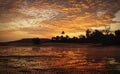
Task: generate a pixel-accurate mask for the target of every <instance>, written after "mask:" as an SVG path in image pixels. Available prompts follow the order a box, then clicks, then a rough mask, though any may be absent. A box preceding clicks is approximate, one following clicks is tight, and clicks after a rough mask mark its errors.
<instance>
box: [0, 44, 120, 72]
mask: <svg viewBox="0 0 120 74" xmlns="http://www.w3.org/2000/svg"><path fill="white" fill-rule="evenodd" d="M0 74H120V47H117V46H106V47H94V46H89V45H75V46H74V45H72V46H71V45H69V44H67V45H62V46H47V47H35V46H34V47H15V46H14V47H13V46H0Z"/></svg>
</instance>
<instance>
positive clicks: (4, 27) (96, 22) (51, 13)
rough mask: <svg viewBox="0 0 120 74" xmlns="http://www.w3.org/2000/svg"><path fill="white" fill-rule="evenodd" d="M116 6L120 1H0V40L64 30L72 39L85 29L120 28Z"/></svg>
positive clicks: (50, 35) (48, 34)
mask: <svg viewBox="0 0 120 74" xmlns="http://www.w3.org/2000/svg"><path fill="white" fill-rule="evenodd" d="M119 5H120V1H119V0H0V34H1V37H0V40H13V39H18V38H25V37H28V36H29V37H47V38H50V37H52V36H54V35H58V34H60V32H61V31H63V30H64V31H65V32H66V33H67V34H69V35H71V36H73V35H79V34H80V33H83V32H84V31H85V30H86V29H88V28H93V27H101V26H104V25H113V24H114V25H115V26H116V24H117V26H119V25H120V18H119V16H120V14H119V13H120V11H119V10H120V6H119ZM112 27H113V26H112ZM114 29H115V28H114ZM6 33H9V34H8V35H6ZM24 34H26V35H24ZM11 35H12V36H11ZM9 36H10V38H9Z"/></svg>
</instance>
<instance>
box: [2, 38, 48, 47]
mask: <svg viewBox="0 0 120 74" xmlns="http://www.w3.org/2000/svg"><path fill="white" fill-rule="evenodd" d="M39 39H40V42H41V43H46V42H50V39H47V38H39ZM33 44H34V43H33V38H25V39H21V40H16V41H9V42H0V46H6V45H8V46H9V45H33Z"/></svg>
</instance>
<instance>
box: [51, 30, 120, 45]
mask: <svg viewBox="0 0 120 74" xmlns="http://www.w3.org/2000/svg"><path fill="white" fill-rule="evenodd" d="M61 34H62V35H61V36H55V37H52V39H51V41H52V42H62V43H95V44H103V45H120V30H115V31H113V33H111V32H109V31H100V30H92V31H91V30H89V29H88V30H86V35H80V36H79V37H76V36H74V37H72V38H70V37H69V35H65V32H64V31H62V33H61ZM64 35H65V36H64Z"/></svg>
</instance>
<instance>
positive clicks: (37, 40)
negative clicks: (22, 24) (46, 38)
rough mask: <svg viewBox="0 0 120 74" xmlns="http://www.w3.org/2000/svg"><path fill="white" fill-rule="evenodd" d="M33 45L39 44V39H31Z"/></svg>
mask: <svg viewBox="0 0 120 74" xmlns="http://www.w3.org/2000/svg"><path fill="white" fill-rule="evenodd" d="M32 41H33V43H34V44H40V39H39V38H33V39H32Z"/></svg>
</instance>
